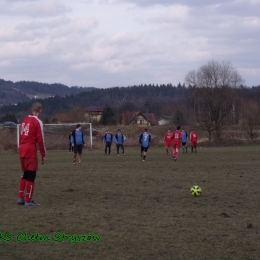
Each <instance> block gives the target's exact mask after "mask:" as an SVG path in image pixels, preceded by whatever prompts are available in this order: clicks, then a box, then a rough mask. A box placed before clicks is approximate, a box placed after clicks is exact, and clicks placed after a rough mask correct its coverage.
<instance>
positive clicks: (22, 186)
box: [18, 179, 27, 199]
mask: <svg viewBox="0 0 260 260" xmlns="http://www.w3.org/2000/svg"><path fill="white" fill-rule="evenodd" d="M26 182H27V180H26V179H20V184H19V193H18V198H20V199H24V192H25V186H26Z"/></svg>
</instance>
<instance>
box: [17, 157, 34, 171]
mask: <svg viewBox="0 0 260 260" xmlns="http://www.w3.org/2000/svg"><path fill="white" fill-rule="evenodd" d="M20 163H21V169H22V172H25V171H37V170H38V159H37V158H30V157H20Z"/></svg>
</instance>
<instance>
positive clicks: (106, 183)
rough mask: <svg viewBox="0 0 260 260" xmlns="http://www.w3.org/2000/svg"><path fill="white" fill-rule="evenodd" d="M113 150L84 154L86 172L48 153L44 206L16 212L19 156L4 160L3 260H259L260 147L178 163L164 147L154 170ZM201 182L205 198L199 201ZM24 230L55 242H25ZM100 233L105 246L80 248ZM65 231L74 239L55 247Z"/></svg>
mask: <svg viewBox="0 0 260 260" xmlns="http://www.w3.org/2000/svg"><path fill="white" fill-rule="evenodd" d="M112 149H113V150H112V154H111V156H104V155H103V153H104V152H103V150H101V149H97V150H93V151H87V150H84V151H83V161H82V165H81V166H79V165H76V166H74V165H73V163H72V154H71V153H69V152H67V151H49V152H48V154H47V162H46V164H45V165H40V169H39V171H38V172H37V178H36V187H35V194H34V199H35V201H36V202H39V203H41V206H40V207H25V206H18V205H17V204H16V202H17V193H18V183H19V178H20V176H21V172H20V166H19V160H18V155H17V154H16V153H13V152H1V153H0V161H1V164H0V172H1V174H0V186H1V193H0V194H1V202H0V209H1V222H0V232H1V233H2V234H1V235H2V241H0V259H1V260H16V259H17V260H43V259H44V260H45V259H55V260H56V259H98V260H116V259H120V260H121V259H122V260H128V259H129V260H130V259H131V260H132V259H141V260H142V259H148V260H155V259H169V260H172V259H173V260H179V259H181V260H188V259H193V260H198V259H200V260H201V259H207V260H217V259H219V260H228V259H232V260H233V259H234V260H257V259H260V207H259V199H260V187H259V184H260V160H259V155H260V153H259V151H260V147H258V146H254V147H232V148H200V149H199V150H198V153H197V154H190V153H188V154H182V153H181V154H180V156H179V159H178V161H177V162H175V161H173V160H171V157H169V156H166V153H165V151H164V148H162V147H161V148H158V147H151V148H150V150H149V151H148V156H147V160H146V162H143V161H142V160H141V158H140V153H139V148H132V147H131V148H128V149H127V151H126V154H127V156H125V157H123V156H120V157H117V156H116V154H115V148H114V147H113V148H112ZM194 184H198V185H200V186H201V188H202V195H201V197H196V198H195V197H192V196H191V195H190V193H189V189H190V187H191V186H193V185H194ZM8 232H9V233H12V237H11V238H10V236H11V235H10V234H9V235H6V237H7V238H8V236H9V240H11V241H9V242H5V241H3V234H5V233H8ZM21 232H27V235H28V236H32V235H35V234H37V233H39V234H40V235H42V236H45V237H46V238H49V239H50V240H49V241H39V242H36V241H21V242H18V241H17V240H16V238H18V240H20V239H21V237H22V235H21V234H22V233H21ZM91 232H92V234H93V235H94V236H96V238H97V240H98V237H99V238H100V241H96V242H94V241H93V240H94V239H93V237H92V240H91V241H88V242H86V241H82V242H80V241H78V242H76V243H75V240H74V238H75V237H73V236H72V235H83V236H81V237H78V240H80V239H86V237H87V236H88V235H89V234H90V233H91ZM57 233H61V234H65V235H71V236H70V237H69V236H67V237H66V236H63V238H64V240H66V241H64V242H61V241H60V240H59V242H55V241H54V239H55V238H57ZM85 235H86V237H85ZM89 238H90V237H89Z"/></svg>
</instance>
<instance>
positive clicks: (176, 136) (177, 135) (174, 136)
mask: <svg viewBox="0 0 260 260" xmlns="http://www.w3.org/2000/svg"><path fill="white" fill-rule="evenodd" d="M172 139H173V142H175V143H176V142H180V141H181V139H182V133H181V131H180V130H175V131H174V132H173V134H172Z"/></svg>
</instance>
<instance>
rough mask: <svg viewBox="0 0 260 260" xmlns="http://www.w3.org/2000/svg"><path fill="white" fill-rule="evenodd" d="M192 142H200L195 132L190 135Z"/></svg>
mask: <svg viewBox="0 0 260 260" xmlns="http://www.w3.org/2000/svg"><path fill="white" fill-rule="evenodd" d="M190 141H191V142H197V141H198V135H197V134H196V133H195V132H194V131H193V132H191V133H190Z"/></svg>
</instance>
